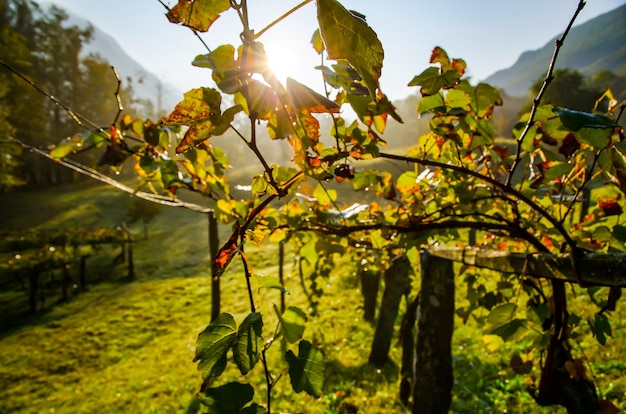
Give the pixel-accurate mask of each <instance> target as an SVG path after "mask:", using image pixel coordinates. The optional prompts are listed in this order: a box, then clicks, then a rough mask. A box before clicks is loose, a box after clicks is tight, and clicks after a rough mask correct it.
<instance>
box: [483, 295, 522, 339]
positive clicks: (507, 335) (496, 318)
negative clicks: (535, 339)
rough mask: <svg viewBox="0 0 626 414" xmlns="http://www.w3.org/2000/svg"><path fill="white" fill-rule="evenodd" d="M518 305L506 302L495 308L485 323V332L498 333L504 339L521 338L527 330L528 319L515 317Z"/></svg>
mask: <svg viewBox="0 0 626 414" xmlns="http://www.w3.org/2000/svg"><path fill="white" fill-rule="evenodd" d="M516 311H517V305H515V304H513V303H505V304H504V305H500V306H498V307H497V308H495V309H493V310H492V311H491V312H490V313H489V316H487V321H486V324H485V329H484V333H485V334H487V335H498V336H499V337H501V338H502V339H503V340H504V341H510V340H514V339H517V338H519V337H520V336H521V335H522V334H523V333H525V331H526V326H527V321H526V319H518V318H514V316H515V313H516Z"/></svg>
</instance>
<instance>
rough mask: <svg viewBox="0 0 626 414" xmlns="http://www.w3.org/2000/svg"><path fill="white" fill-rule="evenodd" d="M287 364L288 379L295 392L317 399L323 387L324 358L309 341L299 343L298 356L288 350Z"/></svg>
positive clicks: (286, 355)
mask: <svg viewBox="0 0 626 414" xmlns="http://www.w3.org/2000/svg"><path fill="white" fill-rule="evenodd" d="M285 359H286V360H287V363H288V364H289V377H290V378H291V386H292V387H293V390H294V391H295V392H298V393H299V392H302V391H304V392H306V393H307V394H309V395H311V396H313V397H315V398H319V397H320V396H321V395H322V387H323V385H324V358H323V356H322V353H321V352H320V351H319V350H317V349H315V348H314V347H313V345H311V343H310V342H309V341H305V340H303V341H300V343H299V344H298V356H296V355H295V354H294V353H293V351H291V350H289V351H287V353H286V354H285Z"/></svg>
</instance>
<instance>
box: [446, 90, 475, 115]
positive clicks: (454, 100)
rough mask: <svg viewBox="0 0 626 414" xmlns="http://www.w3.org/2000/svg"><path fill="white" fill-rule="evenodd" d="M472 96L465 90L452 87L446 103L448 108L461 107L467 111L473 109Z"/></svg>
mask: <svg viewBox="0 0 626 414" xmlns="http://www.w3.org/2000/svg"><path fill="white" fill-rule="evenodd" d="M471 104H472V98H470V96H469V95H468V94H467V93H465V92H464V91H461V90H458V89H451V90H450V91H448V93H447V94H446V105H447V106H448V108H451V109H455V108H460V109H463V110H466V111H469V110H470V109H471Z"/></svg>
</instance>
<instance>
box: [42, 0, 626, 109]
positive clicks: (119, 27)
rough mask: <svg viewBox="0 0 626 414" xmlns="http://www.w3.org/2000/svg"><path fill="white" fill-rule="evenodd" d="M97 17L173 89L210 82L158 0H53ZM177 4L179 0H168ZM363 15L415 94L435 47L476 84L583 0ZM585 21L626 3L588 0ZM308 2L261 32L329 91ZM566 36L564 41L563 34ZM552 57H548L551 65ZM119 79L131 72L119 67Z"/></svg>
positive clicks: (195, 50)
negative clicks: (461, 64)
mask: <svg viewBox="0 0 626 414" xmlns="http://www.w3.org/2000/svg"><path fill="white" fill-rule="evenodd" d="M48 1H51V2H52V3H55V4H57V5H59V6H61V7H63V8H65V9H66V10H68V11H70V12H72V13H73V14H76V15H78V16H80V17H83V18H86V19H87V20H89V21H91V22H92V24H93V25H95V26H97V27H98V28H99V29H100V30H102V31H104V32H106V33H108V34H109V35H111V36H112V37H113V38H114V39H115V40H116V41H117V42H118V43H119V44H120V45H121V46H122V47H123V48H124V49H125V50H126V51H127V53H128V54H129V55H130V56H132V57H133V58H134V59H135V60H136V61H137V62H139V63H140V64H141V65H142V66H144V67H145V68H146V69H148V70H149V71H151V72H152V73H154V74H155V75H156V76H158V77H159V78H161V79H162V80H164V81H166V82H168V83H171V84H172V85H173V86H174V87H176V88H178V89H179V90H181V92H184V91H187V90H189V89H192V88H196V87H199V86H212V83H211V81H210V75H211V74H210V70H209V69H203V68H195V67H193V66H191V62H192V61H193V59H194V58H195V57H196V56H197V55H199V54H205V53H207V52H206V49H204V46H203V45H202V43H201V42H200V41H199V40H198V39H197V38H196V37H195V36H194V35H193V34H192V33H191V31H190V30H188V29H187V28H185V27H182V26H178V25H175V24H172V23H169V21H168V20H167V18H166V17H165V11H166V10H165V8H164V7H163V5H161V4H160V2H159V1H158V0H107V1H103V0H48ZM300 1H301V0H293V1H292V0H249V1H248V6H249V9H250V25H251V28H252V29H254V30H255V31H256V32H257V33H258V32H259V31H260V30H261V29H262V28H263V27H265V26H266V25H267V24H269V23H270V22H272V21H273V20H274V19H276V18H277V17H279V16H280V15H282V14H283V13H285V12H286V11H288V10H290V9H291V8H292V7H294V6H295V5H297V4H299V3H300ZM164 3H165V4H168V5H169V6H170V7H172V6H174V5H175V4H176V3H177V2H176V1H172V0H170V1H167V0H164ZM341 3H342V4H343V5H344V6H345V7H346V8H347V9H351V10H356V11H358V12H359V13H361V14H364V15H365V16H366V19H367V22H368V24H369V25H370V26H371V27H372V28H373V29H374V31H375V32H376V33H377V35H378V37H379V39H380V40H381V42H382V44H383V48H384V50H385V60H384V64H383V74H382V77H381V89H382V91H383V92H384V93H385V94H387V95H388V96H389V97H390V98H392V99H402V98H404V97H406V96H408V95H410V94H413V93H415V92H416V90H415V88H412V87H408V86H407V84H408V83H409V82H410V81H411V79H412V78H413V76H415V75H418V74H419V73H421V72H422V71H423V70H424V69H426V68H427V67H428V66H429V62H428V60H429V57H430V52H431V50H432V49H433V48H434V47H435V46H440V47H442V48H444V49H445V50H446V51H447V53H448V55H449V56H450V57H452V58H462V59H464V60H465V61H466V62H467V65H468V72H467V74H468V75H469V76H471V78H472V79H473V81H481V80H483V79H485V78H486V77H488V76H489V75H491V74H493V73H494V72H496V71H497V70H500V69H505V68H508V67H510V66H512V65H513V64H514V63H515V61H516V60H517V58H518V57H519V55H520V54H521V53H522V52H524V51H526V50H536V49H539V48H541V47H543V46H544V45H545V44H546V43H548V42H550V40H551V39H553V38H554V37H556V36H559V35H560V34H561V33H562V32H563V31H564V29H565V28H566V27H567V24H568V22H569V21H570V19H571V17H572V15H573V13H574V11H575V10H576V6H577V5H578V0H524V1H523V2H522V1H502V0H474V1H467V0H448V1H446V2H440V1H436V0H428V1H424V0H386V1H381V0H343V1H341ZM586 3H587V4H586V6H585V7H584V9H583V10H582V12H581V14H580V15H579V16H578V18H577V19H576V22H575V25H579V24H581V23H583V22H585V21H587V20H589V19H592V18H594V17H596V16H598V15H600V14H603V13H606V12H608V11H611V10H613V9H615V8H617V7H619V6H621V5H623V4H625V3H626V0H587V2H586ZM316 24H317V21H316V6H315V3H314V2H311V3H309V4H307V5H306V6H304V7H303V8H301V9H299V10H297V11H296V12H295V13H294V14H293V15H291V16H290V17H289V18H288V19H286V20H284V21H283V22H281V23H280V24H279V25H276V26H274V27H273V28H271V29H270V30H269V31H267V32H266V33H265V34H264V35H263V36H261V37H260V38H259V41H261V42H262V43H263V44H264V45H265V49H266V52H267V54H268V55H269V57H270V59H271V62H273V63H272V64H273V66H272V67H273V68H274V70H275V72H276V73H277V75H278V77H279V79H284V78H285V77H286V76H291V77H292V78H294V79H296V80H298V81H299V82H301V83H304V84H306V85H307V86H309V87H311V88H313V89H315V90H318V91H323V83H322V80H321V75H320V72H319V71H317V70H315V69H314V67H315V66H316V65H319V64H320V57H319V55H317V53H316V52H315V51H314V50H313V49H312V47H311V45H310V39H311V35H312V34H313V31H314V30H315V28H316ZM240 32H241V25H240V23H239V21H238V19H237V16H236V14H235V13H234V12H233V11H228V12H226V13H224V14H223V15H222V16H221V17H220V18H219V19H218V20H217V21H216V22H215V23H214V24H213V26H211V28H210V30H209V32H208V33H204V34H202V35H201V36H202V38H203V39H204V41H205V42H206V43H207V44H208V46H209V47H210V48H216V47H217V46H219V45H222V44H228V43H230V44H234V45H239V44H240V43H239V33H240ZM566 43H567V39H566ZM548 63H549V62H546V69H547V66H548ZM121 75H122V77H123V76H124V75H123V74H121Z"/></svg>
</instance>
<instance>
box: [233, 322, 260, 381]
mask: <svg viewBox="0 0 626 414" xmlns="http://www.w3.org/2000/svg"><path fill="white" fill-rule="evenodd" d="M262 331H263V319H262V318H261V314H260V313H258V312H254V313H251V314H249V315H248V316H247V317H246V319H244V321H243V322H241V325H239V329H238V330H237V342H236V343H235V344H234V346H233V360H234V361H235V364H236V365H237V367H238V368H239V371H240V372H241V375H246V374H247V373H248V372H250V370H251V369H252V368H254V366H255V365H256V363H257V362H258V361H259V356H260V354H261V351H262V349H263V337H262V336H261V334H262Z"/></svg>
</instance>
